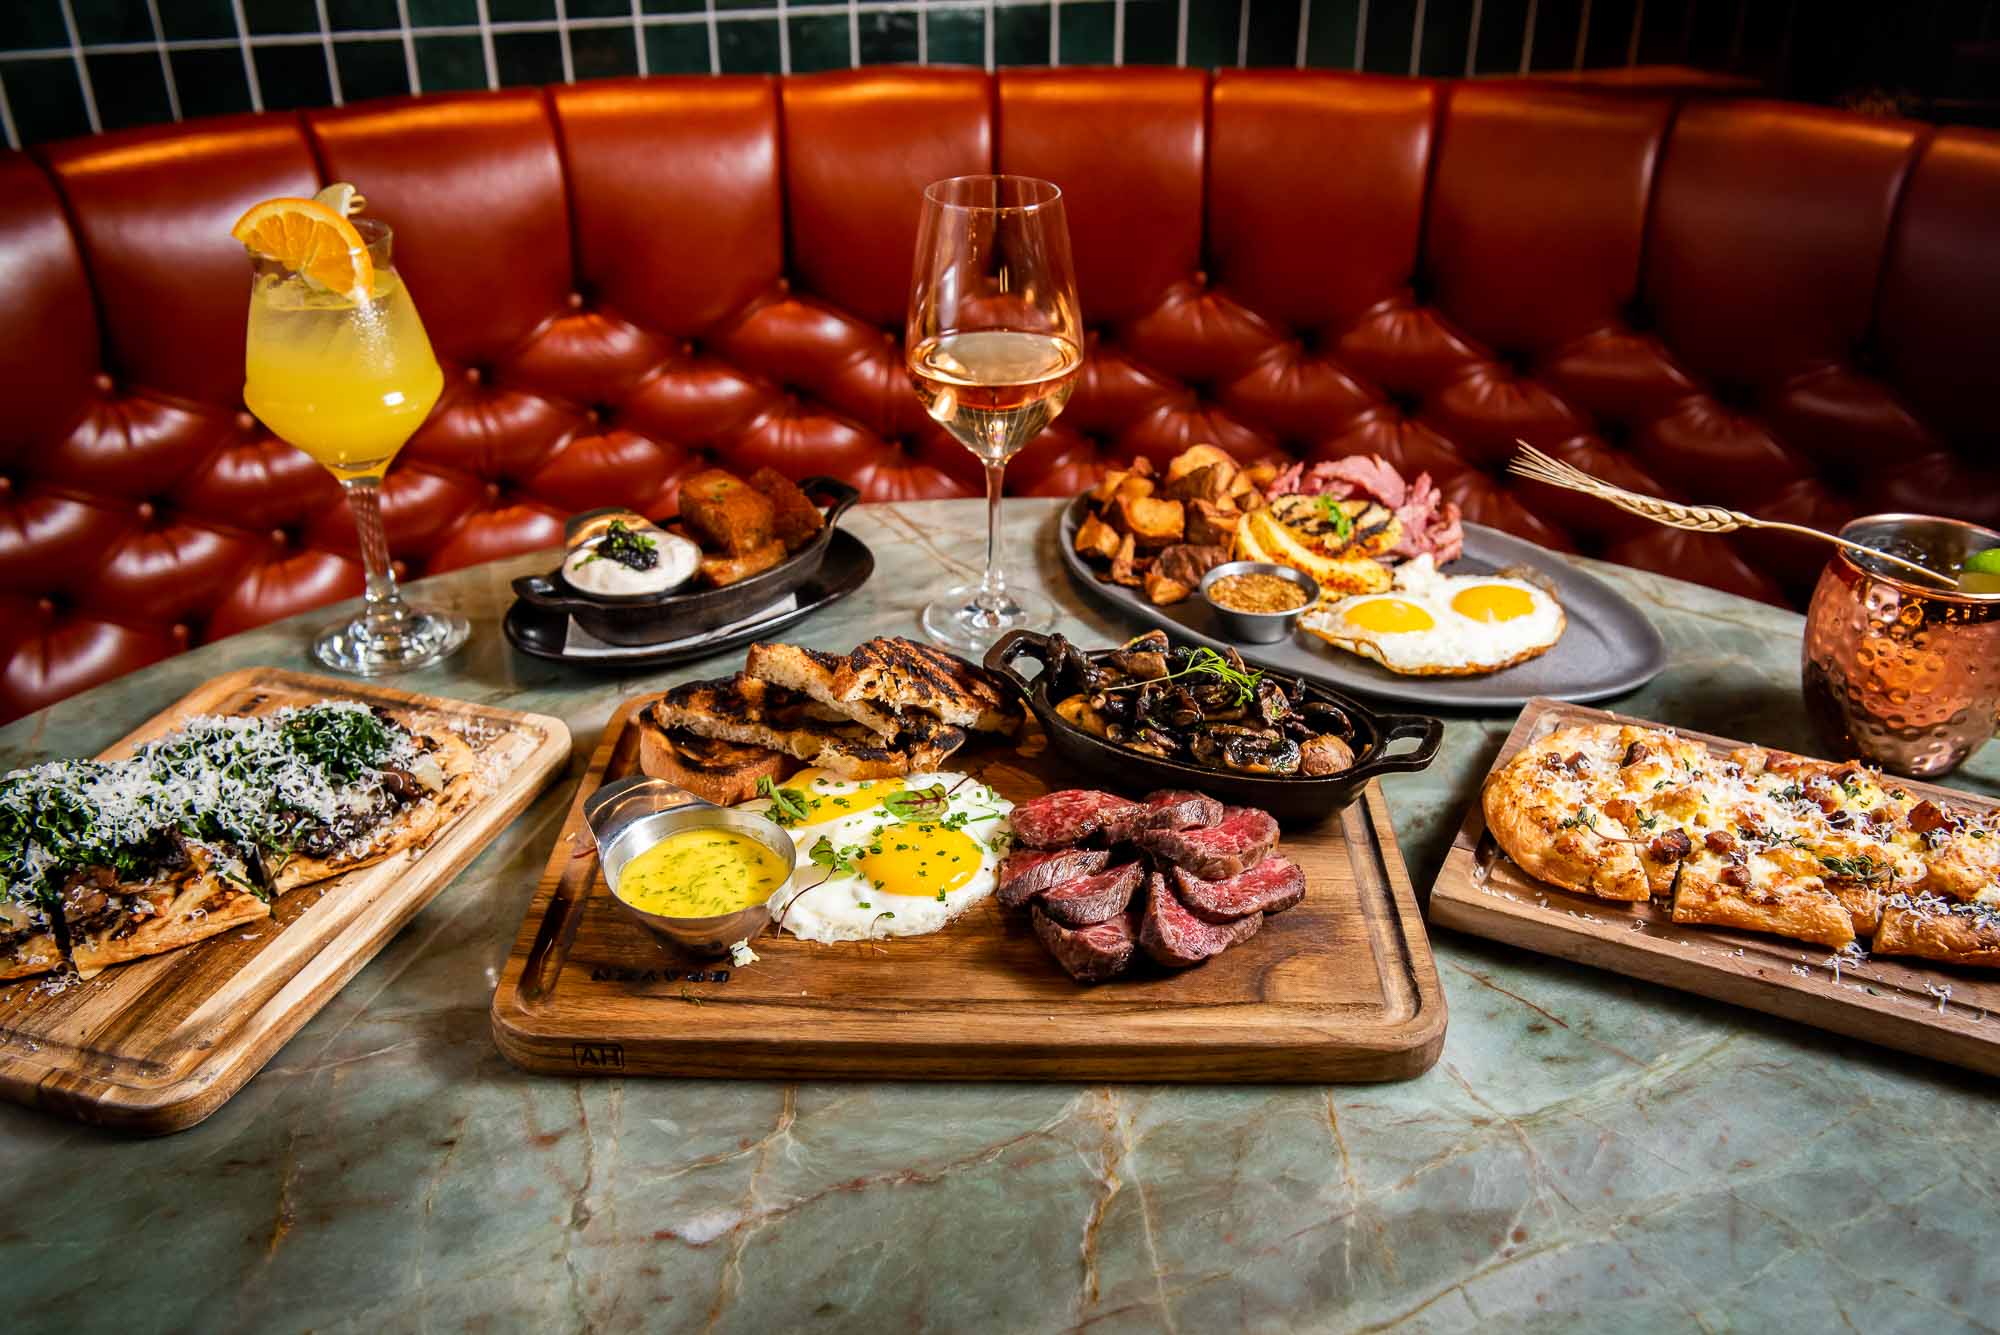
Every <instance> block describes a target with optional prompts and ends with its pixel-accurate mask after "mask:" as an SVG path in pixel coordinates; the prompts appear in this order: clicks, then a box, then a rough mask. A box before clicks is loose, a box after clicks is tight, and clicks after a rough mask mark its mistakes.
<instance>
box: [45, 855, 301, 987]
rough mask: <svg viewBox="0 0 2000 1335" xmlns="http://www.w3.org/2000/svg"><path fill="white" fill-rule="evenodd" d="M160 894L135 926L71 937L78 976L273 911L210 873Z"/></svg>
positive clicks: (177, 946) (157, 952)
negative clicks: (146, 915) (148, 911)
mask: <svg viewBox="0 0 2000 1335" xmlns="http://www.w3.org/2000/svg"><path fill="white" fill-rule="evenodd" d="M156 893H158V892H156ZM158 898H159V899H160V900H162V901H164V902H162V903H160V904H158V905H157V906H156V911H155V912H154V913H153V915H152V916H150V917H146V918H142V919H140V920H139V921H138V924H137V926H131V925H130V923H129V921H128V923H127V924H126V925H125V926H122V927H110V928H105V929H102V930H100V931H97V932H93V933H91V934H90V935H89V936H87V937H86V938H84V939H83V940H81V941H74V942H72V943H71V945H72V946H73V949H72V950H71V951H70V960H71V962H72V963H73V964H75V965H76V972H77V976H78V977H79V978H90V977H93V976H95V975H96V974H99V973H102V972H103V971H104V970H105V969H106V968H108V967H110V966H111V965H113V964H123V963H125V962H126V961H127V960H136V959H139V958H141V957H143V956H146V955H161V954H165V953H166V952H167V951H169V950H178V949H180V948H181V947H182V946H187V945H193V944H194V943H195V942H197V941H200V940H203V939H205V938H207V937H211V936H219V935H221V934H222V933H223V932H226V931H228V930H229V929H230V928H232V927H241V926H242V925H243V924H244V923H247V922H256V921H258V920H259V919H263V918H268V917H270V916H271V906H270V905H269V904H267V903H265V902H264V901H263V900H261V899H259V898H257V896H255V895H253V894H251V893H250V892H249V891H247V890H240V889H238V888H237V887H235V886H233V885H230V884H229V883H228V882H227V881H224V880H222V879H221V878H219V877H217V876H215V875H213V874H211V873H201V874H197V875H194V876H190V877H188V878H187V879H186V880H185V881H183V882H182V883H181V885H180V887H179V889H178V891H177V892H168V893H158ZM121 932H122V935H120V933H121Z"/></svg>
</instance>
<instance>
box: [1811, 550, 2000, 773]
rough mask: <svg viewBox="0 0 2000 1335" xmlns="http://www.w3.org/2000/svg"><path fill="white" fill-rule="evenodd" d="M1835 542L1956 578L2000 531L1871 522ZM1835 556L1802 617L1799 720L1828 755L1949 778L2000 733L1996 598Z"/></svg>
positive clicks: (1999, 597)
mask: <svg viewBox="0 0 2000 1335" xmlns="http://www.w3.org/2000/svg"><path fill="white" fill-rule="evenodd" d="M1840 535H1841V536H1842V537H1844V538H1848V539H1851V540H1852V541H1855V542H1859V543H1865V544H1866V545H1868V546H1870V547H1879V548H1883V549H1884V550H1887V551H1889V552H1891V553H1893V554H1895V555H1897V556H1903V557H1907V558H1909V559H1911V560H1915V561H1918V562H1919V563H1920V564H1922V565H1925V566H1929V567H1930V568H1931V569H1933V570H1938V571H1941V572H1943V571H1956V570H1957V569H1958V567H1959V565H1960V564H1961V563H1962V562H1963V561H1964V560H1965V558H1966V557H1967V556H1970V555H1971V554H1972V553H1974V552H1977V551H1980V550H1983V549H1984V548H1987V547H2000V533H1996V532H1994V531H1993V530H1992V529H1989V528H1981V527H1980V526H1979V525H1977V524H1967V523H1963V522H1961V521H1959V520H1956V519H1938V518H1935V517H1932V516H1929V515H1869V516H1867V517H1866V518H1863V519H1857V520H1854V521H1853V522H1852V523H1850V524H1848V525H1847V526H1846V527H1845V528H1843V529H1841V531H1840ZM1887 569H1888V568H1887V567H1886V566H1884V565H1882V564H1881V563H1879V562H1876V561H1873V560H1871V559H1870V558H1868V557H1866V556H1855V555H1851V554H1850V553H1849V552H1848V551H1847V549H1846V548H1844V547H1843V548H1840V549H1838V550H1837V551H1836V552H1835V554H1834V556H1833V558H1832V559H1831V560H1830V561H1828V562H1827V563H1826V569H1825V570H1824V571H1822V572H1821V573H1820V577H1819V585H1818V586H1817V587H1816V588H1814V590H1813V596H1812V606H1811V607H1810V608H1809V609H1808V610H1807V612H1806V632H1805V647H1804V652H1803V655H1802V658H1803V662H1802V669H1803V672H1804V676H1805V696H1806V710H1807V712H1809V713H1810V714H1811V715H1812V718H1813V722H1814V724H1815V725H1817V726H1818V728H1819V731H1820V736H1821V737H1823V738H1825V740H1826V744H1827V746H1828V747H1830V748H1832V750H1833V751H1834V752H1835V753H1836V754H1838V755H1839V756H1841V757H1843V758H1852V759H1860V760H1865V761H1868V762H1870V763H1872V764H1876V765H1880V766H1881V767H1882V768H1883V769H1886V770H1891V771H1893V772H1895V773H1897V774H1904V775H1908V776H1910V777H1912V778H1935V777H1936V776H1938V775H1941V774H1948V773H1950V772H1951V771H1952V770H1954V769H1956V768H1957V767H1958V766H1959V765H1960V764H1961V763H1963V762H1964V760H1965V758H1966V757H1967V756H1969V755H1971V754H1972V753H1973V752H1974V751H1976V750H1978V749H1979V748H1980V746H1982V745H1983V744H1985V742H1986V741H1987V740H1988V739H1990V738H1991V737H1992V736H1993V735H1994V732H1995V730H1996V728H2000V594H1972V593H1953V592H1949V591H1946V590H1942V589H1932V588H1926V587H1925V586H1923V585H1920V584H1916V583H1912V582H1910V581H1908V580H1905V579H1902V578H1899V577H1897V576H1894V575H1891V574H1888V573H1886V572H1887Z"/></svg>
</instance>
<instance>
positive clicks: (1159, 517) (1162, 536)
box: [1110, 496, 1187, 548]
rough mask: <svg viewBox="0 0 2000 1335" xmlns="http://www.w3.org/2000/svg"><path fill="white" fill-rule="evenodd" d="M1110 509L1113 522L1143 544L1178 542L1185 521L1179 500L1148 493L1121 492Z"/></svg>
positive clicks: (1152, 545) (1156, 544) (1157, 544)
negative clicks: (1143, 494)
mask: <svg viewBox="0 0 2000 1335" xmlns="http://www.w3.org/2000/svg"><path fill="white" fill-rule="evenodd" d="M1110 513H1111V522H1112V524H1113V526H1115V527H1116V528H1118V529H1119V530H1120V531H1122V532H1125V533H1129V534H1131V535H1132V537H1133V538H1135V539H1137V541H1138V544H1139V546H1141V547H1146V548H1154V547H1165V546H1167V545H1169V544H1170V543H1176V542H1179V541H1180V540H1181V537H1182V534H1183V532H1184V531H1185V528H1186V524H1187V511H1186V509H1185V507H1183V506H1182V505H1181V503H1180V502H1179V501H1162V500H1158V499H1155V498H1154V497H1151V496H1121V497H1119V499H1118V503H1117V504H1116V505H1114V506H1113V507H1112V508H1111V512H1110Z"/></svg>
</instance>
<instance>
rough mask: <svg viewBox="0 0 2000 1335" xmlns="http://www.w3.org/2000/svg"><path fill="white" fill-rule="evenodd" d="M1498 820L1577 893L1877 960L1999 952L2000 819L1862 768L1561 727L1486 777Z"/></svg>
mask: <svg viewBox="0 0 2000 1335" xmlns="http://www.w3.org/2000/svg"><path fill="white" fill-rule="evenodd" d="M1483 805H1484V810H1485V813H1486V823H1487V827H1488V828H1489V829H1491V830H1492V831H1493V837H1494V839H1495V840H1496V841H1497V842H1498V843H1499V845H1500V847H1501V848H1502V850H1504V851H1505V852H1506V853H1507V855H1508V856H1509V857H1511V858H1512V859H1513V860H1514V861H1515V862H1516V863H1517V864H1519V866H1520V867H1521V869H1522V870H1523V871H1525V872H1527V873H1528V874H1529V875H1531V876H1534V877H1537V878H1539V879H1541V880H1544V881H1547V882H1549V883H1550V884H1552V885H1556V886H1560V887H1561V888H1563V889H1566V890H1574V891H1577V892H1579V893H1582V894H1589V895H1595V896H1597V897H1599V898H1603V899H1614V900H1623V901H1626V902H1638V901H1641V900H1645V899H1648V898H1663V899H1667V900H1669V901H1670V903H1671V912H1672V917H1673V920H1674V921H1676V922H1684V923H1699V924H1709V925H1714V926H1723V927H1736V928H1742V929H1745V930H1749V931H1757V932H1769V933H1773V934H1775V935H1779V936H1788V937H1793V938H1796V939H1799V940H1805V941H1812V942H1816V943H1818V944H1820V945H1824V946H1828V947H1830V948H1833V949H1836V950H1837V949H1840V948H1842V947H1844V946H1846V945H1847V944H1849V943H1850V942H1852V941H1854V940H1856V939H1857V938H1863V939H1866V938H1872V941H1873V945H1872V949H1873V951H1874V953H1876V954H1880V955H1889V954H1905V955H1920V956H1923V957H1925V958H1929V959H1938V960H1946V961H1950V962H1953V963H1960V964H1984V965H1996V964H2000V815H1996V813H1995V812H1994V811H1985V812H1981V813H1975V812H1972V811H1968V810H1960V809H1957V808H1952V807H1947V806H1943V805H1940V804H1938V803H1936V802H1932V801H1927V800H1918V799H1917V798H1915V797H1914V796H1913V795H1912V794H1911V793H1910V792H1909V791H1908V790H1907V789H1906V788H1904V787H1902V786H1900V785H1898V784H1897V783H1895V782H1894V781H1893V780H1887V779H1884V778H1883V776H1882V775H1881V774H1880V773H1879V772H1877V771H1874V770H1871V769H1868V768H1866V767H1865V766H1862V765H1859V764H1856V763H1853V762H1848V763H1845V764H1836V763H1833V762H1829V761H1823V760H1812V759H1808V758H1806V757H1803V756H1795V755H1792V754H1790V753H1788V752H1783V751H1771V750H1767V749H1765V748H1762V747H1744V748H1741V749H1739V750H1737V751H1734V752H1732V753H1731V754H1730V755H1728V756H1727V757H1720V756H1716V755H1714V754H1713V753H1711V752H1710V751H1709V750H1708V749H1707V748H1706V747H1704V746H1701V745H1699V744H1698V743H1695V742H1691V741H1689V740H1687V739H1685V738H1682V737H1679V736H1677V735H1675V734H1674V733H1673V732H1671V731H1668V730H1666V729H1661V728H1647V727H1640V726H1635V725H1620V724H1610V723H1594V724H1578V725H1576V726H1573V727H1568V728H1562V729H1559V730H1557V731H1555V732H1552V733H1550V734H1548V735H1547V736H1545V737H1542V738H1539V739H1537V740H1536V741H1534V742H1532V743H1530V744H1529V745H1528V746H1527V747H1524V748H1523V749H1522V750H1521V751H1520V753H1519V754H1517V755H1516V756H1515V757H1514V758H1513V759H1512V760H1510V761H1509V762H1508V763H1507V764H1506V765H1504V766H1502V767H1501V768H1500V770H1498V771H1497V772H1496V773H1495V774H1494V775H1493V777H1492V778H1491V779H1490V780H1489V781H1488V784H1487V787H1486V791H1485V793H1484V795H1483Z"/></svg>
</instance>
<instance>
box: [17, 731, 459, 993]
mask: <svg viewBox="0 0 2000 1335" xmlns="http://www.w3.org/2000/svg"><path fill="white" fill-rule="evenodd" d="M477 791H478V781H477V778H476V775H475V764H474V757H473V753H472V751H471V748H470V747H468V746H467V745H466V743H465V742H464V740H463V739H462V738H460V737H458V736H456V735H455V734H453V733H451V732H449V731H446V730H443V729H435V728H424V727H423V726H422V724H421V723H420V722H419V720H417V719H415V718H408V719H406V718H400V717H398V716H396V715H393V714H391V713H389V712H388V711H384V710H379V709H369V708H367V707H366V706H363V705H359V704H355V703H351V702H339V701H322V702H320V703H318V704H314V705H309V706H304V707H295V708H283V709H278V710H276V711H273V712H271V713H268V714H264V715H260V716H256V717H213V716H203V717H198V718H193V719H189V720H188V721H186V722H185V723H183V724H182V725H181V726H180V727H179V728H178V729H177V730H175V731H174V732H171V733H169V734H167V735H165V736H163V737H161V738H159V739H157V740H156V741H153V742H149V743H147V744H146V745H145V746H142V747H140V748H139V750H138V751H137V752H136V753H135V754H134V755H133V756H132V757H130V758H129V759H126V760H118V761H96V760H75V761H55V762H51V763H48V764H43V765H38V766H35V767H33V768H31V769H25V770H16V771H14V772H13V773H10V774H8V775H6V776H4V777H0V878H4V884H0V979H4V978H19V977H26V976H30V975H32V974H37V973H44V972H48V971H50V970H53V969H56V968H59V967H61V966H62V965H63V964H64V963H68V964H70V965H72V966H73V967H74V968H75V969H76V971H77V972H78V974H79V975H81V976H83V977H89V976H91V975H92V974H94V973H96V972H98V971H99V970H101V969H103V968H105V967H107V966H108V965H111V964H117V963H122V962H124V961H126V960H130V959H136V958H139V957H141V956H145V955H155V954H159V953H161V952H163V951H168V950H175V949H178V948H180V947H181V946H185V945H189V944H192V943H193V942H195V941H199V940H201V939H203V938H205V937H209V936H214V935H216V934H218V933H220V932H224V931H228V930H229V929H230V928H232V927H237V926H240V925H243V924H245V923H249V922H255V921H257V920H259V919H263V918H268V917H270V916H271V904H272V902H273V901H275V900H276V898H277V897H278V896H279V895H282V894H284V893H285V892H287V891H289V890H293V889H297V888H298V887H300V886H304V885H309V884H312V883H313V882H316V881H320V880H324V879H326V878H328V877H332V876H338V875H341V874H342V873H345V872H348V871H352V870H355V869H357V868H360V867H365V866H367V865H369V864H371V863H375V862H379V861H381V860H383V859H384V858H388V857H391V856H393V855H395V854H396V853H399V852H403V851H405V850H409V849H413V848H416V847H419V846H421V845H422V844H423V843H424V842H425V841H426V840H428V839H430V838H432V837H434V836H435V835H436V834H437V833H438V831H440V830H441V829H443V828H444V827H445V826H446V825H448V824H450V823H451V822H452V821H454V820H456V819H457V818H458V816H460V815H461V814H463V812H464V811H465V810H466V808H467V807H468V806H470V805H471V803H472V802H473V801H474V800H475V798H476V796H477Z"/></svg>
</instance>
